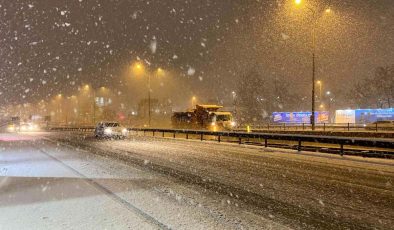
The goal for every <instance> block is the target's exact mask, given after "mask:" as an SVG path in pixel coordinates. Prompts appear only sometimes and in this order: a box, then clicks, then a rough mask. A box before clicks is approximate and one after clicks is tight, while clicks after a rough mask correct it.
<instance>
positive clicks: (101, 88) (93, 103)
mask: <svg viewBox="0 0 394 230" xmlns="http://www.w3.org/2000/svg"><path fill="white" fill-rule="evenodd" d="M83 88H84V90H86V91H88V90H90V89H91V90H92V94H91V95H92V97H93V100H92V111H93V112H92V122H93V124H95V123H96V91H97V90H102V91H104V90H107V89H108V88H106V87H104V86H101V87H99V88H97V89H94V88H93V87H90V86H89V85H88V84H86V85H85V86H84V87H83Z"/></svg>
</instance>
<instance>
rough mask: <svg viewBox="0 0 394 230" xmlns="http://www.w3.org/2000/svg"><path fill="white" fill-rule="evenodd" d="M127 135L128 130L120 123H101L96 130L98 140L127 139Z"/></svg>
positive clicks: (95, 134)
mask: <svg viewBox="0 0 394 230" xmlns="http://www.w3.org/2000/svg"><path fill="white" fill-rule="evenodd" d="M127 135H128V130H127V129H126V128H125V127H123V126H121V125H120V124H119V122H99V123H97V125H96V127H95V129H94V136H95V137H96V138H100V137H101V138H105V137H107V138H125V137H127Z"/></svg>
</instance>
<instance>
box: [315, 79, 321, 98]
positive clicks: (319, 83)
mask: <svg viewBox="0 0 394 230" xmlns="http://www.w3.org/2000/svg"><path fill="white" fill-rule="evenodd" d="M316 83H317V84H318V85H319V100H320V101H321V100H322V97H321V92H322V91H321V88H322V84H323V83H322V81H317V82H316Z"/></svg>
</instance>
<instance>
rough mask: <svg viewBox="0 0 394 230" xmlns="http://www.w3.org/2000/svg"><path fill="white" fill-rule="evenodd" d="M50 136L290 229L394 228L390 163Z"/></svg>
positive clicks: (189, 144) (187, 143)
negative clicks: (226, 199) (194, 187)
mask: <svg viewBox="0 0 394 230" xmlns="http://www.w3.org/2000/svg"><path fill="white" fill-rule="evenodd" d="M48 137H49V138H51V139H54V140H57V141H59V142H63V143H68V144H71V145H75V146H79V147H84V148H87V149H90V151H92V152H95V153H97V154H103V155H110V156H115V157H118V158H122V159H123V160H126V161H128V162H130V163H133V164H137V165H140V166H142V167H145V168H148V169H150V170H153V171H157V172H160V173H164V174H167V175H170V176H171V177H174V178H177V179H179V180H182V181H184V182H187V183H190V184H198V185H200V186H202V187H204V188H207V189H209V190H212V191H214V192H217V193H219V194H223V195H228V196H230V197H235V199H236V200H238V201H239V203H243V206H242V207H243V208H244V209H245V210H248V211H250V212H252V213H255V214H257V215H260V216H262V217H266V218H273V219H276V218H277V220H278V221H279V220H280V222H283V221H284V223H287V224H289V225H291V226H293V227H294V226H298V227H301V228H305V227H307V228H319V229H322V228H326V229H329V228H343V227H347V228H374V227H377V228H389V227H390V226H393V225H394V223H393V220H394V208H393V207H394V191H393V182H394V167H393V166H394V163H393V161H392V160H384V159H363V158H359V157H350V156H347V157H340V156H336V155H325V154H319V153H305V154H298V153H297V152H296V151H291V150H278V149H272V148H267V149H262V148H260V147H248V146H237V145H232V144H217V143H213V142H210V143H201V142H199V141H193V140H189V141H186V140H172V139H162V138H151V137H139V136H132V137H131V138H130V139H129V140H122V141H119V140H96V139H94V138H92V137H91V136H89V135H87V136H83V135H80V136H78V135H75V134H72V133H70V135H65V134H64V133H60V134H54V133H52V134H48ZM141 162H142V163H141ZM238 206H239V204H238Z"/></svg>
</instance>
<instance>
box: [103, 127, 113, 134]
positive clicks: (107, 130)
mask: <svg viewBox="0 0 394 230" xmlns="http://www.w3.org/2000/svg"><path fill="white" fill-rule="evenodd" d="M104 133H105V134H112V129H111V128H105V129H104Z"/></svg>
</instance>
